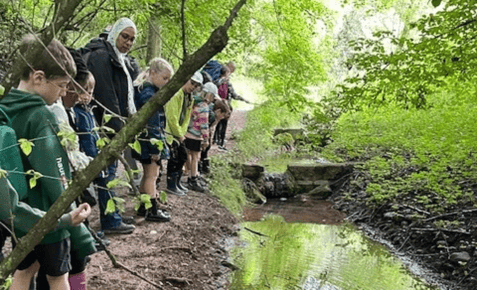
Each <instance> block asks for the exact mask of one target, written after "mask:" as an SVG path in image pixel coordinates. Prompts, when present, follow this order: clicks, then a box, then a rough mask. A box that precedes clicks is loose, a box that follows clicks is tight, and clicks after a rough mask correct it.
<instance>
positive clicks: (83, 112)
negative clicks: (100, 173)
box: [73, 105, 99, 158]
mask: <svg viewBox="0 0 477 290" xmlns="http://www.w3.org/2000/svg"><path fill="white" fill-rule="evenodd" d="M73 110H74V112H75V117H76V123H75V127H76V128H75V131H76V132H78V133H80V134H78V137H79V145H80V150H81V151H82V152H84V153H85V154H86V155H88V156H90V157H93V158H94V157H96V156H97V155H98V153H99V150H98V147H96V141H98V139H99V136H98V134H97V133H96V131H93V128H95V127H97V124H96V120H95V119H94V116H93V113H92V112H91V109H90V107H88V106H85V105H76V106H75V107H74V108H73Z"/></svg>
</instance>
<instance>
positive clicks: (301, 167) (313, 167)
mask: <svg viewBox="0 0 477 290" xmlns="http://www.w3.org/2000/svg"><path fill="white" fill-rule="evenodd" d="M352 170H353V165H352V164H351V163H314V164H303V163H291V164H289V165H288V169H287V172H288V173H290V175H292V176H293V177H294V178H295V179H296V180H308V181H315V180H336V179H339V178H341V177H343V176H344V175H346V174H348V173H350V172H351V171H352Z"/></svg>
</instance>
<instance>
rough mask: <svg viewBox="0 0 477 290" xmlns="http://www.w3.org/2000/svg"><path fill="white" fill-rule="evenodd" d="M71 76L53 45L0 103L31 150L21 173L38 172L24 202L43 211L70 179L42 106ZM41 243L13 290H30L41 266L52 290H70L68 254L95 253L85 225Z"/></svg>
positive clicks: (54, 127) (70, 65)
mask: <svg viewBox="0 0 477 290" xmlns="http://www.w3.org/2000/svg"><path fill="white" fill-rule="evenodd" d="M38 41H39V40H38V38H37V37H36V36H34V35H27V36H26V37H25V38H24V39H23V40H22V43H21V44H20V49H19V52H20V53H22V54H25V52H26V51H27V50H28V49H29V48H30V47H31V46H32V45H33V44H35V43H38ZM75 74H76V66H75V64H74V61H73V59H72V57H71V55H70V54H69V52H68V50H66V48H65V47H64V46H63V45H62V44H61V43H60V42H58V41H57V40H52V41H51V43H50V44H49V45H48V47H47V49H45V50H44V51H43V53H42V55H41V56H40V57H38V58H36V59H35V60H34V61H33V62H31V63H28V65H27V66H26V68H25V70H24V71H23V72H22V76H21V79H20V83H19V85H18V87H17V88H16V89H12V90H11V91H10V92H9V93H8V94H7V95H6V96H5V97H4V98H3V99H2V100H0V108H1V109H2V110H3V111H4V112H5V113H6V114H7V116H8V117H9V118H10V119H11V122H12V123H11V126H12V128H13V129H14V130H15V133H16V135H17V138H18V139H21V138H24V139H27V140H29V141H31V142H33V144H34V146H33V147H32V151H31V153H30V154H28V156H27V155H25V154H23V153H21V154H22V163H23V167H24V170H25V171H28V170H34V171H35V172H39V173H41V174H42V176H43V177H42V178H40V179H39V180H38V182H37V185H36V186H35V187H33V188H29V189H28V191H27V193H26V198H25V199H24V200H23V201H24V202H26V203H27V204H28V205H30V206H31V207H33V208H37V209H39V210H42V211H48V210H49V209H50V207H51V206H52V205H53V203H54V202H55V201H56V200H57V199H58V197H59V196H60V194H61V193H62V192H63V191H64V190H65V189H66V187H67V181H68V180H70V179H71V175H70V170H69V165H68V159H67V156H66V153H65V151H64V150H63V148H62V146H61V144H60V143H59V141H58V138H57V136H56V132H58V124H57V122H56V120H55V117H54V115H53V114H52V113H51V112H50V111H49V110H48V109H47V107H46V105H51V104H53V103H54V102H56V101H57V100H58V98H59V97H61V96H62V95H64V94H66V89H67V85H68V83H69V82H70V78H71V77H74V75H75ZM15 232H16V234H17V235H19V236H21V235H22V234H25V233H22V231H21V230H19V229H18V230H15ZM70 237H71V238H70ZM39 242H40V244H39V245H37V246H36V247H35V249H34V250H33V251H32V252H31V253H30V254H28V256H27V257H26V258H25V259H24V260H23V261H22V262H21V263H20V265H19V266H18V268H17V271H15V274H14V282H13V285H12V287H11V289H12V290H16V289H28V287H29V284H30V279H28V277H32V276H33V275H34V273H35V272H36V271H37V270H38V266H39V265H41V266H42V268H44V269H45V271H46V274H47V280H48V283H49V285H50V289H51V290H55V289H70V285H69V283H68V271H70V270H71V263H70V259H71V257H70V252H74V253H75V256H77V257H82V258H86V256H87V255H89V254H92V253H93V252H94V251H95V250H96V249H95V247H94V240H93V238H92V237H91V235H90V233H89V232H88V230H87V229H86V227H85V225H84V224H80V225H79V226H77V227H73V228H70V229H60V230H56V231H53V232H50V233H49V234H47V235H46V236H45V237H44V238H43V240H41V241H39ZM38 264H39V265H38Z"/></svg>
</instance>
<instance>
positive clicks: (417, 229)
mask: <svg viewBox="0 0 477 290" xmlns="http://www.w3.org/2000/svg"><path fill="white" fill-rule="evenodd" d="M411 230H412V231H423V232H437V231H443V232H448V233H455V234H464V235H470V233H468V232H464V231H457V230H447V229H430V228H411Z"/></svg>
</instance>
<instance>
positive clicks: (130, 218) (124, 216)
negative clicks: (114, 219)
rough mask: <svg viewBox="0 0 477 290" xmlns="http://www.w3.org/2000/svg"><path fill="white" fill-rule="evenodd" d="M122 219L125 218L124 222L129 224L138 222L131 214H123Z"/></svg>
mask: <svg viewBox="0 0 477 290" xmlns="http://www.w3.org/2000/svg"><path fill="white" fill-rule="evenodd" d="M121 219H122V220H123V223H125V224H127V225H134V224H135V223H136V220H135V219H134V217H132V216H130V215H123V216H121Z"/></svg>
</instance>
